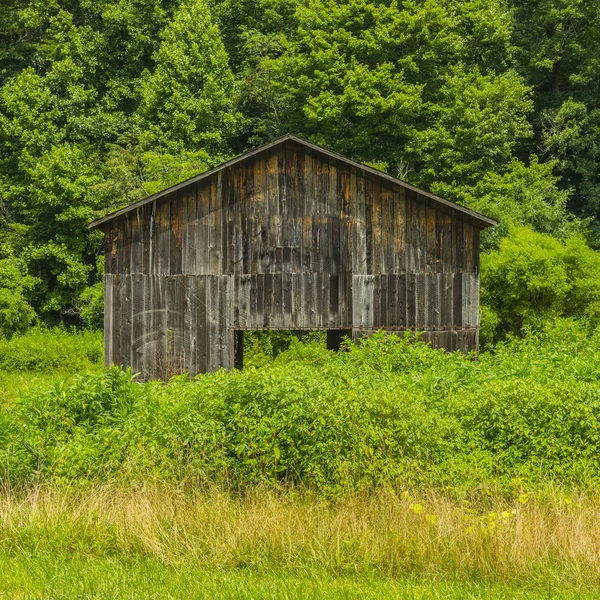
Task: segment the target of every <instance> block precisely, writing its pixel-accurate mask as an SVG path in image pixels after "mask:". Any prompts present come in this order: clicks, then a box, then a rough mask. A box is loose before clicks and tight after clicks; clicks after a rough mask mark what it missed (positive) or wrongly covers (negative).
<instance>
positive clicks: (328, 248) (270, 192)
mask: <svg viewBox="0 0 600 600" xmlns="http://www.w3.org/2000/svg"><path fill="white" fill-rule="evenodd" d="M479 244H480V224H479V223H478V222H476V221H474V220H472V219H471V218H469V217H468V216H466V215H464V214H461V213H459V212H457V211H455V210H453V209H452V208H451V207H448V206H443V205H438V204H436V203H435V201H433V200H431V199H430V198H426V197H424V196H422V195H420V194H419V193H418V192H416V191H414V190H411V189H408V188H406V187H403V186H402V185H400V184H394V183H392V182H390V181H384V180H382V179H381V178H379V177H377V176H376V175H374V174H372V173H367V172H365V171H364V169H362V168H359V167H356V166H353V165H350V164H348V163H345V162H344V161H342V160H338V159H336V158H334V157H332V156H329V155H325V154H322V153H319V152H318V151H316V150H315V149H313V148H308V147H306V146H304V145H303V144H300V143H297V142H294V141H292V140H288V141H285V142H283V143H281V144H280V145H279V146H274V147H273V148H270V149H267V150H265V151H263V152H261V153H259V154H256V155H255V156H253V157H250V158H248V159H247V160H243V161H241V162H238V163H237V164H235V165H233V166H228V167H226V168H223V169H221V170H219V171H217V172H215V173H214V174H213V175H211V176H210V177H208V178H207V179H205V180H202V181H199V182H193V183H190V184H189V185H187V186H184V187H182V188H180V189H179V190H178V191H176V192H172V193H170V194H167V195H166V196H164V197H161V198H158V199H156V200H154V201H152V202H149V203H148V204H145V205H143V206H141V207H139V208H136V209H134V210H132V211H130V212H128V213H125V215H123V216H121V217H119V218H117V219H115V220H114V221H109V222H107V224H106V225H105V244H104V251H105V281H104V290H105V306H104V330H105V355H104V361H105V364H107V365H108V364H110V363H111V362H114V363H116V364H121V365H123V366H131V367H132V368H133V369H134V370H135V371H138V372H140V373H141V374H142V375H141V378H142V379H151V378H165V377H168V376H170V375H171V374H173V373H179V372H182V371H184V370H185V371H189V372H190V373H192V374H196V373H202V372H206V371H214V370H217V369H219V368H221V367H224V368H233V366H234V361H235V359H236V355H235V344H234V339H235V335H236V334H235V331H241V330H246V329H269V328H275V329H311V328H317V329H327V330H329V331H335V330H339V331H342V330H352V332H353V333H352V335H353V338H354V339H358V338H359V337H360V336H361V335H363V334H365V333H366V334H369V333H371V332H372V331H374V330H375V329H378V328H381V329H384V330H387V331H395V332H402V331H404V330H406V329H411V330H422V331H425V334H424V338H423V339H426V340H427V341H429V342H431V343H432V345H434V346H436V347H444V348H447V349H449V350H452V349H460V350H462V351H470V350H473V349H476V348H477V342H478V327H479ZM237 335H238V337H239V334H237ZM330 335H333V334H330ZM238 358H239V357H238Z"/></svg>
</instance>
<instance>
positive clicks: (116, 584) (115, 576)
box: [0, 555, 600, 600]
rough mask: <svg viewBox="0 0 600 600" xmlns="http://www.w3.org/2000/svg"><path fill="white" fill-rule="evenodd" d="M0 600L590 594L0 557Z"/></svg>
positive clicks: (410, 599)
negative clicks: (0, 599)
mask: <svg viewBox="0 0 600 600" xmlns="http://www.w3.org/2000/svg"><path fill="white" fill-rule="evenodd" d="M0 569H1V570H2V572H1V573H0V598H2V599H3V598H7V599H8V598H10V599H11V600H12V599H23V600H25V599H27V600H34V599H35V600H42V599H43V600H49V599H52V600H67V599H68V600H71V599H74V598H77V599H78V600H92V599H93V600H115V599H117V598H118V599H131V600H158V599H184V600H194V599H196V598H198V599H200V598H202V599H204V598H206V599H215V600H240V599H242V600H243V599H248V600H267V599H268V600H272V599H275V598H277V599H283V600H288V599H289V600H292V599H293V600H329V599H332V600H336V599H340V600H342V599H343V600H354V599H356V600H359V599H360V600H363V599H364V600H371V599H373V600H387V599H392V598H394V599H403V600H417V599H429V598H431V599H440V600H441V599H447V598H456V599H459V600H462V599H465V600H466V599H475V598H482V599H484V598H485V599H490V600H512V599H528V598H530V599H538V598H540V599H541V598H556V599H562V598H564V599H567V598H569V599H579V598H581V599H584V598H586V599H587V598H598V597H600V594H599V593H597V592H594V591H581V590H575V589H571V590H568V589H567V590H564V589H562V590H561V589H560V588H556V587H554V586H552V585H550V584H548V585H547V586H539V585H538V586H531V587H517V586H514V585H506V584H489V583H488V584H482V583H466V582H449V581H439V580H437V581H436V580H431V579H430V580H426V579H420V580H416V579H413V580H406V579H404V580H403V579H400V580H398V579H394V580H392V579H383V578H381V577H379V576H377V575H375V574H374V575H372V576H362V577H343V576H338V577H332V576H331V575H328V574H323V573H319V572H318V571H315V572H298V573H293V572H281V571H262V572H256V571H250V570H239V569H238V570H231V569H230V570H210V569H196V568H192V567H173V566H168V565H165V564H163V563H161V562H158V561H156V560H150V559H144V560H129V561H128V560H123V559H110V558H104V559H88V558H83V557H77V558H63V557H57V556H48V555H46V556H37V557H34V558H32V557H25V556H19V557H15V556H10V557H9V556H5V555H0Z"/></svg>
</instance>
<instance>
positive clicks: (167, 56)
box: [138, 0, 236, 153]
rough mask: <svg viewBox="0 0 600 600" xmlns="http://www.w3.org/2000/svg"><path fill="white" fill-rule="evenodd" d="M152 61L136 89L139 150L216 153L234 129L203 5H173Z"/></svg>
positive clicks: (229, 80)
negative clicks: (162, 148)
mask: <svg viewBox="0 0 600 600" xmlns="http://www.w3.org/2000/svg"><path fill="white" fill-rule="evenodd" d="M153 58H154V60H155V63H156V64H155V67H154V69H153V71H152V72H145V73H144V74H143V76H142V81H141V88H140V94H141V102H140V106H139V109H138V115H139V116H140V118H141V120H140V123H139V127H140V133H139V136H140V141H141V144H142V146H143V147H144V148H147V149H150V148H161V147H164V148H166V150H167V152H171V153H172V152H181V151H184V150H192V149H194V150H197V149H200V148H207V149H209V150H211V151H213V152H222V151H223V150H224V149H225V148H226V146H224V142H225V141H226V140H227V139H228V138H229V137H230V136H231V135H232V133H233V132H234V130H235V127H236V115H235V114H234V111H233V98H232V92H233V75H232V73H231V70H230V69H229V64H228V57H227V53H226V51H225V48H224V46H223V43H222V41H221V38H220V34H219V29H218V27H217V26H216V25H215V24H214V23H213V22H212V20H211V14H210V10H209V7H208V4H207V2H206V1H205V0H184V1H183V2H182V3H181V4H180V5H179V7H178V9H177V11H176V13H175V16H174V18H173V20H172V21H171V22H170V23H169V24H168V25H167V26H166V27H165V29H164V30H163V32H162V35H161V44H160V47H159V49H158V51H157V52H156V54H155V55H154V57H153Z"/></svg>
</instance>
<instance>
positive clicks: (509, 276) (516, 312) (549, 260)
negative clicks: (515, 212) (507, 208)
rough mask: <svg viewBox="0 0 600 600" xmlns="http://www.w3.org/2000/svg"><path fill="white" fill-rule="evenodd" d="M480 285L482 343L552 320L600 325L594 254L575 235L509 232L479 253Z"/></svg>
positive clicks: (598, 258)
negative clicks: (494, 246) (492, 247)
mask: <svg viewBox="0 0 600 600" xmlns="http://www.w3.org/2000/svg"><path fill="white" fill-rule="evenodd" d="M481 286H482V291H481V301H482V343H483V344H486V343H490V342H493V341H495V340H497V339H502V338H503V337H504V336H505V335H506V334H509V333H510V334H513V335H519V334H520V333H521V331H522V329H523V327H524V326H537V327H540V326H542V325H543V324H544V323H546V322H547V321H548V320H549V319H553V318H555V317H574V318H577V319H582V320H585V321H587V322H589V323H591V324H592V325H598V324H600V253H598V252H596V251H594V250H592V249H591V248H590V247H589V246H588V245H587V244H586V242H585V239H584V238H583V237H582V236H579V235H572V236H570V237H567V238H566V239H564V240H557V239H555V238H553V237H552V236H550V235H547V234H542V233H536V232H535V231H533V230H531V229H528V228H526V227H516V228H513V229H511V230H510V233H509V235H508V236H507V237H505V238H504V239H503V240H502V241H501V242H500V245H499V248H498V250H495V251H492V252H490V253H489V254H482V257H481Z"/></svg>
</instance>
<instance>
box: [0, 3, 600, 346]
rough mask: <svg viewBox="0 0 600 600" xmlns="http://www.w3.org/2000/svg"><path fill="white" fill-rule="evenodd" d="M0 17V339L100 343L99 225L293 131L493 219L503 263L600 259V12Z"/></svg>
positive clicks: (190, 10) (200, 6) (89, 8)
mask: <svg viewBox="0 0 600 600" xmlns="http://www.w3.org/2000/svg"><path fill="white" fill-rule="evenodd" d="M0 19H1V20H2V23H3V28H2V30H1V31H0V228H1V230H0V332H1V334H4V335H10V334H11V333H12V332H14V331H19V330H21V329H23V328H25V327H27V326H29V325H30V324H31V323H34V322H35V321H37V320H41V321H44V322H58V321H67V322H74V323H82V322H87V323H89V324H93V325H96V324H97V323H98V304H99V302H101V294H100V293H99V287H98V283H99V281H100V279H101V268H99V263H98V259H99V255H100V251H101V247H100V240H99V236H98V234H94V233H90V232H89V231H88V230H87V228H86V225H87V223H88V222H89V221H90V220H92V219H93V218H94V216H96V215H99V214H102V213H103V212H106V211H108V210H110V209H112V208H114V207H116V206H120V205H124V204H126V203H128V202H130V201H132V200H135V199H138V198H140V197H143V196H144V195H147V194H149V193H152V192H154V191H156V190H158V189H160V188H162V187H165V186H167V185H170V184H172V183H175V182H177V181H180V180H183V179H185V178H187V177H189V176H191V175H192V174H195V173H198V172H200V171H202V170H204V169H206V168H208V167H209V166H211V165H213V164H216V163H218V162H220V161H221V160H223V159H226V158H228V157H229V156H231V155H233V154H236V153H238V152H241V151H243V150H245V149H247V148H249V147H251V146H253V145H256V144H258V143H262V142H265V141H267V140H270V139H272V138H273V137H275V136H276V135H280V134H282V133H287V132H292V133H296V134H300V135H303V136H306V137H308V138H310V139H311V140H313V141H315V142H317V143H321V144H324V145H326V146H328V147H330V148H332V149H335V150H338V151H340V152H342V153H344V154H347V155H349V156H351V157H353V158H356V159H358V160H361V161H365V162H369V163H370V164H374V165H376V166H378V167H379V168H382V169H384V170H387V171H388V172H390V173H391V174H393V175H395V176H399V177H402V178H404V179H406V180H408V181H410V182H412V183H414V184H416V185H419V186H422V187H425V188H427V189H430V190H432V191H434V192H435V193H438V194H440V195H442V196H445V197H447V198H449V199H451V200H455V201H458V202H460V203H462V204H465V205H467V206H469V207H471V208H474V209H475V210H478V211H481V212H485V213H486V214H489V215H490V216H492V217H495V218H497V219H499V220H500V221H501V227H499V228H498V229H497V230H496V231H495V232H493V233H492V234H490V235H488V237H487V238H486V240H485V244H486V247H487V248H488V249H492V250H494V249H497V248H498V247H499V244H500V243H501V241H500V240H501V238H502V237H503V236H504V235H506V234H507V232H508V231H509V229H510V227H518V226H529V227H530V228H532V229H534V230H537V231H538V232H540V233H546V234H550V235H551V236H554V238H556V239H559V240H560V239H577V240H578V242H577V244H583V245H584V246H585V242H584V241H583V240H584V237H582V235H583V236H586V237H587V243H588V244H591V245H592V246H593V247H594V246H598V245H600V242H599V238H598V237H597V235H598V233H597V232H600V100H599V99H600V58H599V57H600V0H534V1H531V2H527V3H524V2H516V0H499V1H498V2H488V1H487V0H95V1H92V0H44V1H41V0H13V1H12V2H4V3H1V4H0ZM572 236H576V237H572ZM519 239H522V240H527V243H533V242H532V241H531V240H534V241H535V239H537V238H531V237H527V236H525V235H521V237H520V238H519ZM561 243H562V242H561ZM546 246H547V247H548V249H549V250H548V251H550V250H551V251H552V252H558V251H559V250H558V246H556V247H554V246H552V247H551V246H548V244H546ZM575 247H577V248H578V247H579V246H576V245H575V246H573V245H572V244H571V245H569V246H568V248H575ZM501 248H503V250H502V252H503V253H504V254H503V255H508V254H507V253H508V248H509V246H507V245H506V244H505V245H504V246H501ZM494 251H495V250H494ZM590 252H592V251H591V250H590ZM565 256H566V255H565ZM590 261H591V262H590V264H592V263H594V261H593V260H592V259H590ZM489 264H490V265H491V264H495V265H497V264H500V262H498V261H496V263H489ZM594 264H595V263H594ZM502 310H504V309H502ZM502 310H500V309H499V308H498V309H497V310H496V313H497V314H499V315H501V318H504V317H502V315H504V313H503V312H502ZM499 318H500V317H499ZM507 318H508V317H507ZM507 327H508V326H507ZM500 329H501V328H500ZM508 329H510V327H508Z"/></svg>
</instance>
